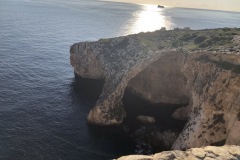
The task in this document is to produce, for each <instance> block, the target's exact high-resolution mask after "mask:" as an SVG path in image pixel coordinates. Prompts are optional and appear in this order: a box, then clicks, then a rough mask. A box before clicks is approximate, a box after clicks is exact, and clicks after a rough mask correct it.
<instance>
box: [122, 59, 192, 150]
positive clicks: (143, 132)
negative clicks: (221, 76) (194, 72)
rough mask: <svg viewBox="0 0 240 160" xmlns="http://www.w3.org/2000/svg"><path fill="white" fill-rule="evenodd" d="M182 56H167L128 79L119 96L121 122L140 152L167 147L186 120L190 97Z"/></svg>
mask: <svg viewBox="0 0 240 160" xmlns="http://www.w3.org/2000/svg"><path fill="white" fill-rule="evenodd" d="M184 59H185V58H184V56H182V55H174V54H173V55H171V54H170V55H167V56H166V57H163V58H161V59H159V60H156V61H155V62H153V63H151V64H150V65H149V66H147V68H145V69H144V70H142V71H141V72H140V73H138V74H137V75H136V76H135V77H133V78H132V79H131V80H130V81H129V82H128V85H127V88H126V89H125V93H124V96H123V98H122V102H123V104H124V108H125V111H126V113H127V117H126V118H125V120H124V123H123V124H126V125H128V127H129V130H130V131H129V132H130V133H131V134H132V135H133V137H135V139H136V140H135V141H136V143H137V146H138V150H139V151H141V152H140V154H152V153H156V152H161V151H166V150H171V147H172V145H173V143H174V142H175V140H176V139H177V137H178V135H179V134H180V132H181V131H182V130H183V127H184V126H185V124H186V122H187V119H188V116H189V113H190V110H191V98H190V96H189V95H190V94H189V89H188V88H187V78H186V77H185V76H184V74H183V73H182V71H181V67H182V66H183V64H184Z"/></svg>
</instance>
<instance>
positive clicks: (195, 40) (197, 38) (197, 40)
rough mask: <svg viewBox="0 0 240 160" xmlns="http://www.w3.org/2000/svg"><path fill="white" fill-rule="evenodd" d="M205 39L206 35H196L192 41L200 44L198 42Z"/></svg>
mask: <svg viewBox="0 0 240 160" xmlns="http://www.w3.org/2000/svg"><path fill="white" fill-rule="evenodd" d="M206 39H207V37H206V36H198V37H196V38H195V39H194V43H195V44H200V43H202V42H203V41H204V40H206Z"/></svg>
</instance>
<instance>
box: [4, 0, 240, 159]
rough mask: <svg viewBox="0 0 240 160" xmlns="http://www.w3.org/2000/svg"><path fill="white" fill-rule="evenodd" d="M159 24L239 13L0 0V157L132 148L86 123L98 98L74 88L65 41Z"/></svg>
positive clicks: (216, 22) (95, 154) (198, 24)
mask: <svg viewBox="0 0 240 160" xmlns="http://www.w3.org/2000/svg"><path fill="white" fill-rule="evenodd" d="M161 27H166V29H173V28H177V27H179V28H184V27H190V28H191V29H206V28H220V27H240V13H238V12H226V11H212V10H200V9H187V8H174V7H165V8H164V9H162V8H157V6H156V5H144V4H139V5H137V4H129V3H117V2H106V1H98V0H0V160H101V159H113V158H117V157H119V156H121V155H127V154H134V153H137V151H136V147H135V144H134V141H132V139H131V137H129V136H127V135H126V134H124V132H123V131H122V130H120V129H118V128H111V127H94V126H91V125H88V124H87V123H86V116H87V114H88V112H89V111H90V110H91V108H92V106H93V105H94V103H95V102H96V98H92V97H91V96H89V95H86V94H85V92H84V91H82V90H81V89H79V88H77V87H76V86H77V84H76V79H75V76H74V72H73V68H72V67H71V65H70V60H69V47H70V46H71V45H72V44H73V43H76V42H80V41H95V40H98V39H100V38H109V37H116V36H123V35H128V34H134V33H139V32H149V31H154V30H158V29H160V28H161ZM136 107H137V106H136Z"/></svg>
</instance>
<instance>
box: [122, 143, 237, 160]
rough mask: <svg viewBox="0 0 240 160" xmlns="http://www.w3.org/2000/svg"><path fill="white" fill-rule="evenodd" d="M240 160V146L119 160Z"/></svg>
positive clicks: (173, 152) (127, 157)
mask: <svg viewBox="0 0 240 160" xmlns="http://www.w3.org/2000/svg"><path fill="white" fill-rule="evenodd" d="M183 159H189V160H239V159H240V146H222V147H214V146H207V147H204V148H192V149H189V150H187V151H179V150H175V151H166V152H161V153H157V154H154V155H151V156H146V155H130V156H123V157H120V158H118V159H117V160H183Z"/></svg>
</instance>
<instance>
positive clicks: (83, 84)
mask: <svg viewBox="0 0 240 160" xmlns="http://www.w3.org/2000/svg"><path fill="white" fill-rule="evenodd" d="M103 85H104V80H103V79H102V80H94V79H86V78H81V77H79V76H77V75H75V79H74V81H73V82H72V84H71V88H72V91H71V94H72V98H73V99H74V101H76V102H77V103H78V101H83V100H84V101H88V102H89V103H88V104H89V106H88V107H87V110H89V111H90V110H91V107H92V106H94V104H95V103H96V101H97V100H98V97H99V96H100V94H101V92H102V88H103ZM74 97H75V98H74ZM78 99H79V100H78ZM122 101H123V104H124V108H125V110H126V113H127V117H126V118H125V119H124V122H123V124H121V125H120V126H108V127H103V126H94V125H88V130H89V133H90V136H91V137H92V138H93V139H96V142H98V143H104V141H106V139H108V140H109V142H107V143H114V144H118V143H124V144H127V145H128V151H130V152H129V153H131V150H132V151H133V150H134V148H135V151H134V152H136V153H145V154H151V153H152V152H151V151H141V152H139V150H144V148H146V146H143V145H145V144H144V143H145V142H144V141H145V140H144V139H147V141H148V142H149V141H150V143H151V142H154V141H155V140H154V138H152V137H151V136H149V135H157V134H159V133H160V132H164V131H168V130H171V131H173V132H175V133H178V132H180V131H181V130H182V129H183V126H184V124H185V121H179V120H174V119H173V118H172V116H171V115H172V113H173V112H174V111H175V110H176V109H177V108H179V107H182V106H183V105H186V104H177V105H172V104H151V103H149V102H147V101H145V100H143V99H141V98H140V97H138V96H137V95H134V94H133V93H131V92H130V91H128V90H127V89H126V91H125V93H124V96H123V99H122ZM79 106H81V105H79ZM139 115H145V116H152V117H155V120H156V123H154V124H151V125H144V124H142V123H140V122H139V121H138V120H137V119H136V117H137V116H139ZM86 116H87V113H86ZM145 135H146V136H145ZM104 137H105V138H104ZM134 141H135V142H134ZM134 143H135V144H134ZM158 144H160V143H158ZM118 145H120V144H118ZM136 148H137V149H136ZM150 148H152V147H150ZM156 148H158V150H154V151H162V150H169V149H170V148H166V146H163V145H162V146H160V148H159V146H156ZM145 150H149V149H145ZM126 151H127V150H126Z"/></svg>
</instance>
